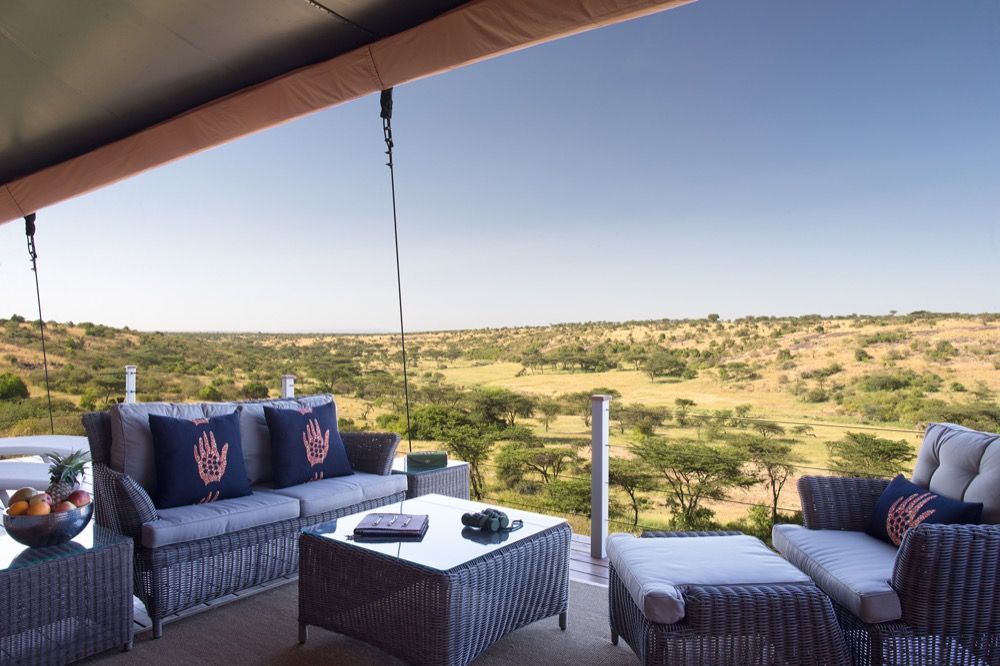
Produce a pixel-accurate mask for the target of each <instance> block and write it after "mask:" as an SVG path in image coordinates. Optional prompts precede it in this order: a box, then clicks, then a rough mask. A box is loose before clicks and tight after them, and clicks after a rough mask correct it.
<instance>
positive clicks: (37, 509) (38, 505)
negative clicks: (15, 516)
mask: <svg viewBox="0 0 1000 666" xmlns="http://www.w3.org/2000/svg"><path fill="white" fill-rule="evenodd" d="M50 513H52V507H51V506H49V504H48V503H47V502H35V503H34V504H32V505H30V506H29V507H28V515H29V516H47V515H49V514H50Z"/></svg>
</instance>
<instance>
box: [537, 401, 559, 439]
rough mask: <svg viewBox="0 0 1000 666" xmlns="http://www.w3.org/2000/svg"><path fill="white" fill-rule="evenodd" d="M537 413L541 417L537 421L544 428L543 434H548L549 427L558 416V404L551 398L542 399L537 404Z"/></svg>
mask: <svg viewBox="0 0 1000 666" xmlns="http://www.w3.org/2000/svg"><path fill="white" fill-rule="evenodd" d="M538 413H539V414H540V415H541V416H539V417H538V420H539V421H541V422H542V425H543V426H544V427H545V432H548V431H549V426H550V425H551V424H552V422H553V421H555V420H556V416H558V415H559V403H558V402H556V401H555V400H552V399H551V398H544V399H542V400H540V401H539V402H538Z"/></svg>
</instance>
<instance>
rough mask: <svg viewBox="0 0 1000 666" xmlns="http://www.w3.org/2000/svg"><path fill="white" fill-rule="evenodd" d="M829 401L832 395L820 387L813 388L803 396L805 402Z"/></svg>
mask: <svg viewBox="0 0 1000 666" xmlns="http://www.w3.org/2000/svg"><path fill="white" fill-rule="evenodd" d="M829 399H830V393H829V392H828V391H827V390H826V389H821V388H819V387H816V388H811V389H809V390H808V391H806V392H805V393H804V394H803V395H802V401H803V402H826V401H827V400H829Z"/></svg>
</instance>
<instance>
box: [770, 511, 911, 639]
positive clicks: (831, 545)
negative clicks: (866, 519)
mask: <svg viewBox="0 0 1000 666" xmlns="http://www.w3.org/2000/svg"><path fill="white" fill-rule="evenodd" d="M771 540H772V542H773V543H774V547H775V548H776V549H777V550H778V552H779V553H781V554H782V555H784V556H785V558H786V559H787V560H788V561H789V562H791V563H792V564H794V565H795V566H797V567H798V568H799V569H802V571H804V572H805V573H807V574H809V575H810V576H811V577H812V579H813V580H814V581H816V584H817V585H819V586H820V588H822V590H823V591H824V592H826V594H827V595H828V596H829V597H831V598H832V599H833V600H834V601H836V602H837V603H838V604H840V605H841V606H843V607H844V608H846V609H848V610H849V611H851V612H852V613H854V614H855V615H857V616H858V617H860V618H861V619H862V620H864V621H865V622H868V623H869V624H875V623H878V622H890V621H892V620H898V619H900V618H901V617H902V615H903V613H902V609H901V607H900V605H899V595H897V594H896V591H895V590H893V589H892V586H891V585H889V580H890V579H891V578H892V570H893V567H894V566H895V563H896V553H897V552H898V551H897V549H896V548H895V546H893V545H891V544H888V543H885V542H884V541H879V540H878V539H876V538H875V537H873V536H870V535H868V534H865V533H864V532H846V531H841V530H809V529H806V528H804V527H802V526H801V525H775V526H774V529H773V530H772V532H771Z"/></svg>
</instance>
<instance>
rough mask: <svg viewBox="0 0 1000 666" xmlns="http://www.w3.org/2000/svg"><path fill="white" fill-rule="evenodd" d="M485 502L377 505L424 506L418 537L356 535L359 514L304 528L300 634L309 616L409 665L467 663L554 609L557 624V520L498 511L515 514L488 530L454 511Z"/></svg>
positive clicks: (438, 499) (563, 589)
mask: <svg viewBox="0 0 1000 666" xmlns="http://www.w3.org/2000/svg"><path fill="white" fill-rule="evenodd" d="M486 506H487V505H485V504H479V503H477V502H469V501H466V500H460V499H457V498H452V497H445V496H442V495H425V496H424V497H420V498H418V499H412V500H406V501H404V502H402V503H400V504H398V505H390V506H387V507H382V508H381V509H379V510H378V512H381V513H386V512H392V511H395V510H397V509H398V511H399V512H400V513H406V514H427V515H428V516H429V517H430V518H429V528H428V530H427V534H426V535H425V536H424V538H423V540H422V541H420V542H402V543H401V542H392V543H359V542H356V541H353V540H350V539H349V538H348V537H349V536H350V535H351V534H352V533H353V530H354V526H355V525H357V523H358V522H359V521H360V520H361V518H362V517H363V516H364V515H365V514H355V515H353V516H348V517H346V518H340V519H339V520H338V521H337V524H336V526H335V527H334V526H333V525H330V524H327V525H326V526H325V527H324V526H317V527H314V528H311V529H309V530H305V531H303V533H302V536H301V544H300V545H301V547H300V550H299V562H300V564H299V627H300V629H299V640H300V641H301V642H305V640H306V631H307V627H308V626H309V625H314V626H318V627H323V628H325V629H330V630H332V631H336V632H338V633H342V634H346V635H348V636H353V637H354V638H358V639H360V640H363V641H365V642H367V643H370V644H372V645H375V646H377V647H379V648H381V649H383V650H385V651H386V652H388V653H391V654H393V655H396V656H397V657H400V658H402V659H404V660H406V661H407V662H410V663H414V664H446V665H451V664H466V663H468V662H469V661H471V660H472V659H474V658H475V657H476V655H478V654H479V653H481V652H482V651H483V650H485V649H486V648H487V647H489V646H490V645H491V644H492V643H494V642H495V641H497V640H498V639H499V638H500V637H501V636H503V635H504V634H507V633H508V632H511V631H513V630H514V629H517V628H518V627H523V626H525V625H527V624H530V623H532V622H535V621H537V620H541V619H543V618H547V617H552V616H556V615H558V616H559V626H560V628H562V629H565V628H566V610H567V604H568V601H569V546H570V536H571V531H570V528H569V525H567V524H566V521H564V520H562V519H559V518H553V517H551V516H543V515H539V514H534V513H528V512H523V511H515V510H513V509H511V510H507V513H508V515H510V517H511V519H516V518H519V519H521V520H523V521H524V527H523V528H522V529H520V530H518V531H516V532H511V533H505V534H500V535H494V536H493V537H492V538H490V537H488V536H486V535H483V534H481V533H479V531H478V530H473V529H472V528H465V529H463V527H462V524H461V521H460V518H461V516H462V514H463V513H465V512H468V511H478V510H481V509H483V508H485V507H486Z"/></svg>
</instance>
